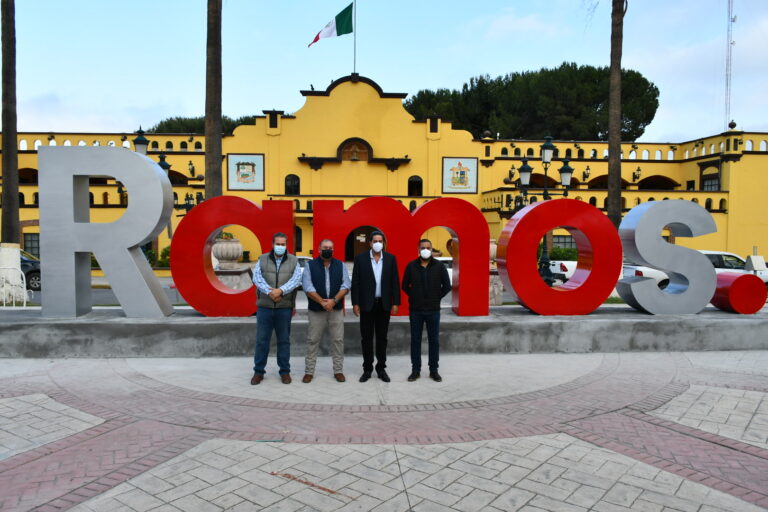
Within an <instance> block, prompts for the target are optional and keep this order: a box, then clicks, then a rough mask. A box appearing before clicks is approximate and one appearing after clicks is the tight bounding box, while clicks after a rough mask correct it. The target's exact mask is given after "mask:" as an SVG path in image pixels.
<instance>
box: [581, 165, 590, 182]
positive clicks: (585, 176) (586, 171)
mask: <svg viewBox="0 0 768 512" xmlns="http://www.w3.org/2000/svg"><path fill="white" fill-rule="evenodd" d="M589 175H590V170H589V166H587V168H586V169H584V172H582V173H581V181H587V180H588V179H589Z"/></svg>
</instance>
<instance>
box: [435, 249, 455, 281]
mask: <svg viewBox="0 0 768 512" xmlns="http://www.w3.org/2000/svg"><path fill="white" fill-rule="evenodd" d="M435 259H436V260H437V261H442V262H443V264H444V265H445V266H446V267H447V268H448V279H450V280H451V285H453V258H451V257H450V256H435Z"/></svg>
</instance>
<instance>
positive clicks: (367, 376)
mask: <svg viewBox="0 0 768 512" xmlns="http://www.w3.org/2000/svg"><path fill="white" fill-rule="evenodd" d="M370 378H371V372H363V374H362V375H361V376H360V382H366V381H367V380H368V379H370Z"/></svg>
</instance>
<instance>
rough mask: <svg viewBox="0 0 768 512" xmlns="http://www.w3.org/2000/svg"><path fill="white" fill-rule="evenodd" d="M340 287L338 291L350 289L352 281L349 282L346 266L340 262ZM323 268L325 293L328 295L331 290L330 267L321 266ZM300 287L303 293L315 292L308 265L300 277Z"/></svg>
mask: <svg viewBox="0 0 768 512" xmlns="http://www.w3.org/2000/svg"><path fill="white" fill-rule="evenodd" d="M341 266H342V267H343V268H342V269H341V287H340V288H339V289H340V290H349V289H350V288H352V281H350V280H349V271H348V270H347V266H346V265H344V263H343V262H342V265H341ZM323 267H324V268H325V291H326V295H328V290H330V289H331V267H330V265H329V266H327V267H326V266H325V265H323ZM301 286H302V287H303V288H304V293H311V292H317V289H316V288H315V285H314V284H313V283H312V272H310V271H309V265H307V266H306V267H305V268H304V274H303V275H302V276H301Z"/></svg>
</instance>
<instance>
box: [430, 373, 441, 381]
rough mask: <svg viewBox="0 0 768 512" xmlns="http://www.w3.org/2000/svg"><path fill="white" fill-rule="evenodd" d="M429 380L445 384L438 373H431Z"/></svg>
mask: <svg viewBox="0 0 768 512" xmlns="http://www.w3.org/2000/svg"><path fill="white" fill-rule="evenodd" d="M429 378H430V379H432V380H433V381H435V382H443V378H442V377H441V376H440V374H439V373H437V372H429Z"/></svg>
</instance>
